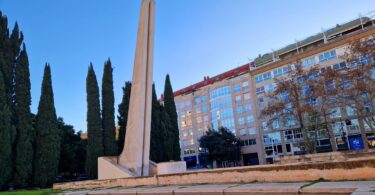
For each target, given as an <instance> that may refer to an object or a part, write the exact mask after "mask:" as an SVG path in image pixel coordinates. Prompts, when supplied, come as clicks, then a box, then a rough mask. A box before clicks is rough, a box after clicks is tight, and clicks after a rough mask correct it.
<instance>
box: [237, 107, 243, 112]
mask: <svg viewBox="0 0 375 195" xmlns="http://www.w3.org/2000/svg"><path fill="white" fill-rule="evenodd" d="M236 110H237V114H242V112H243V108H242V106H237V109H236Z"/></svg>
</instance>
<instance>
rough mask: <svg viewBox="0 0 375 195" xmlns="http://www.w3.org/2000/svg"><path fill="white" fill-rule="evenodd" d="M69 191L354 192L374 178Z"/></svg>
mask: <svg viewBox="0 0 375 195" xmlns="http://www.w3.org/2000/svg"><path fill="white" fill-rule="evenodd" d="M63 194H66V195H112V194H113V195H124V194H127V195H137V194H142V195H152V194H163V195H205V194H210V195H223V194H225V195H270V194H274V195H275V194H295V195H298V194H302V195H303V194H308V195H312V194H320V195H324V194H327V195H328V194H330V195H333V194H342V195H344V194H353V195H370V194H372V195H374V194H375V181H343V182H318V183H315V182H301V183H247V184H246V183H241V184H215V185H212V184H207V185H185V186H143V187H136V188H112V189H97V190H82V191H74V192H73V191H72V192H63Z"/></svg>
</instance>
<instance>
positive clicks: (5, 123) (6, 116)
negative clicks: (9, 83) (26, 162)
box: [0, 71, 14, 190]
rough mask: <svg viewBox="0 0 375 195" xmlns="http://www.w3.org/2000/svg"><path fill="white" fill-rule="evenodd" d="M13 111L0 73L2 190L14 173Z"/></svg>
mask: <svg viewBox="0 0 375 195" xmlns="http://www.w3.org/2000/svg"><path fill="white" fill-rule="evenodd" d="M12 129H14V127H13V126H12V124H11V111H10V109H9V106H8V104H7V97H6V93H5V85H4V79H3V74H2V73H1V71H0V140H1V141H0V190H1V189H3V187H6V184H7V183H8V182H9V181H10V179H11V172H12V143H11V131H14V130H12Z"/></svg>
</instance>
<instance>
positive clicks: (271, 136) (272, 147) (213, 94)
mask: <svg viewBox="0 0 375 195" xmlns="http://www.w3.org/2000/svg"><path fill="white" fill-rule="evenodd" d="M373 23H374V22H373V21H372V20H370V19H369V18H359V19H357V20H353V21H351V22H348V23H345V24H342V25H337V26H336V27H334V28H332V29H330V30H327V31H325V32H322V33H319V34H316V35H314V36H311V37H308V38H306V39H304V40H302V41H300V42H297V43H293V44H291V45H288V46H286V47H284V48H282V49H280V50H277V51H274V52H272V53H268V54H264V55H261V56H259V57H258V58H256V59H255V60H254V61H253V62H251V63H249V64H246V65H243V66H240V67H238V68H235V69H233V70H230V71H228V72H225V73H223V74H220V75H217V76H214V77H212V78H209V77H204V80H203V81H201V82H199V83H196V84H194V85H191V86H188V87H186V88H184V89H181V90H179V91H176V92H175V94H174V95H175V102H176V107H177V113H178V120H179V128H180V143H181V144H180V145H181V158H182V159H183V160H185V161H187V163H188V165H189V166H195V165H197V164H201V162H202V161H204V159H202V155H200V153H201V152H203V151H202V149H201V148H199V138H200V137H201V136H202V135H204V133H205V132H206V131H207V130H208V129H210V128H212V129H218V127H221V126H223V127H227V128H228V129H230V130H231V131H232V132H233V133H234V134H235V135H236V136H237V137H238V138H239V139H240V140H241V143H242V148H241V153H242V158H241V164H242V165H257V164H266V163H272V162H273V160H274V159H275V158H277V157H279V156H285V155H295V154H300V153H301V152H302V149H301V147H300V144H299V143H300V142H303V140H304V139H303V133H302V131H301V129H299V128H298V123H297V122H296V121H295V120H294V119H285V120H284V119H277V120H273V121H270V120H269V118H267V117H265V116H262V114H261V113H262V110H263V109H264V108H265V107H266V106H267V105H268V103H269V102H270V101H271V100H270V97H269V96H268V95H267V94H270V93H271V92H272V91H273V90H274V88H275V87H276V83H275V78H281V77H285V76H287V75H288V73H289V72H290V71H293V70H294V69H295V66H296V64H297V62H301V63H300V64H301V66H302V68H303V69H308V68H311V67H313V66H314V67H317V68H318V69H319V71H325V70H327V69H332V70H335V71H339V70H341V69H344V68H348V67H349V66H350V64H348V63H347V62H346V61H345V59H343V58H342V57H341V56H342V55H343V54H344V53H345V51H346V50H347V47H348V44H349V43H350V42H351V41H353V40H356V39H371V38H373V37H374V36H375V27H373V26H374V25H373ZM369 109H372V105H371V108H369ZM329 110H330V113H332V114H331V115H330V116H329V117H330V124H331V125H330V128H328V129H322V130H318V133H317V134H318V135H319V136H318V138H317V144H316V145H317V146H316V147H317V151H318V152H326V151H332V148H334V150H356V149H364V148H367V147H371V146H372V145H374V144H373V142H374V135H373V133H372V132H371V129H370V128H369V127H368V125H366V123H364V122H363V121H362V120H361V119H359V118H356V116H355V114H354V113H353V111H352V110H351V109H350V108H346V107H336V106H335V104H332V106H331V107H330V108H329ZM348 120H349V121H350V122H348ZM327 131H332V132H331V135H334V136H328V135H329V132H327ZM343 135H344V136H345V137H343ZM345 140H346V141H345ZM364 140H365V141H364ZM358 142H361V143H364V144H363V145H361V144H359V145H355V144H356V143H358ZM367 142H368V144H367ZM331 143H335V144H336V145H335V147H332V146H331Z"/></svg>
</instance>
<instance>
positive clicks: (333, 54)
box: [319, 50, 336, 62]
mask: <svg viewBox="0 0 375 195" xmlns="http://www.w3.org/2000/svg"><path fill="white" fill-rule="evenodd" d="M334 58H336V51H335V50H332V51H329V52H325V53H323V54H320V55H319V62H325V61H328V60H331V59H334Z"/></svg>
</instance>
